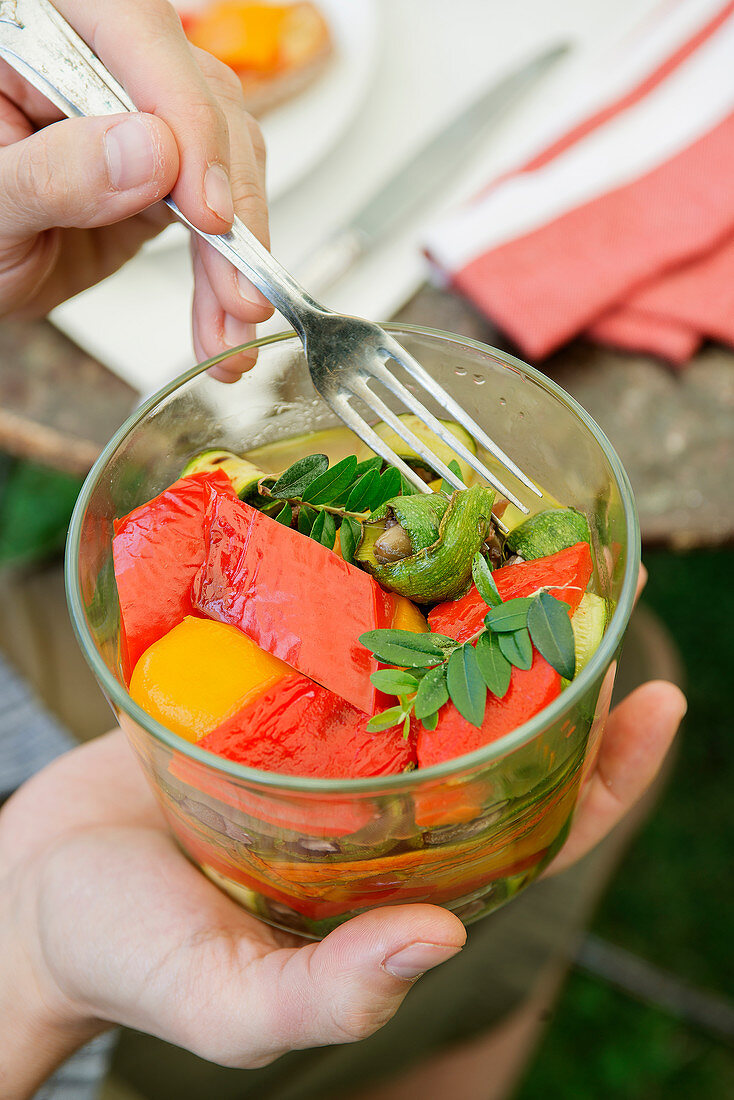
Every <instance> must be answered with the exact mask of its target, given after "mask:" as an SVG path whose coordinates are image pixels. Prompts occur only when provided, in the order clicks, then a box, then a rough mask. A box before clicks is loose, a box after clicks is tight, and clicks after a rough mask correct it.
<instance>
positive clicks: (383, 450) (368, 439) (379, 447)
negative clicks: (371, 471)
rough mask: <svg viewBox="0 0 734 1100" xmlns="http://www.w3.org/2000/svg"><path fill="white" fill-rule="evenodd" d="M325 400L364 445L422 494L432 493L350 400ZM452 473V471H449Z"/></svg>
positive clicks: (332, 396)
mask: <svg viewBox="0 0 734 1100" xmlns="http://www.w3.org/2000/svg"><path fill="white" fill-rule="evenodd" d="M324 398H325V400H326V402H327V404H329V405H330V406H331V408H332V409H333V410H334V412H335V413H336V415H337V416H338V417H339V418H340V419H341V420H343V421H344V423H345V424H346V425H347V426H348V427H350V428H351V429H352V431H353V432H354V434H355V435H357V436H359V438H360V439H361V440H362V442H363V443H366V444H367V446H368V447H370V448H371V450H373V451H374V452H375V454H378V455H380V457H381V458H384V459H385V462H388V463H389V464H390V465H391V466H396V467H397V468H398V470H400V473H401V474H402V475H403V477H404V478H405V479H406V480H407V481H409V482H410V483H411V485H414V486H415V488H416V489H418V490H420V492H421V493H430V492H432V490H431V489H429V487H428V486H427V485H426V483H425V481H424V480H423V478H422V477H419V475H418V474H417V473H416V472H415V470H411V468H410V466H408V464H407V463H406V462H403V460H402V458H398V456H397V455H396V454H395V452H394V451H392V450H391V449H390V448H389V447H388V446H387V444H386V443H385V440H384V439H381V438H380V436H379V435H378V434H377V432H376V431H374V430H373V429H372V428H371V427H370V426H369V424H368V423H367V421H366V420H363V418H362V417H361V416H360V415H359V413H358V412H356V411H355V410H354V409H353V408H352V406H351V405H350V404H349V401H348V399H347V398H346V397H345V396H344V395H343V394H341V393H340V394H330V395H326V394H324ZM449 472H450V471H449Z"/></svg>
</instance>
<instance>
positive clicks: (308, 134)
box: [261, 0, 379, 202]
mask: <svg viewBox="0 0 734 1100" xmlns="http://www.w3.org/2000/svg"><path fill="white" fill-rule="evenodd" d="M319 7H320V8H321V10H322V11H323V13H324V15H325V16H326V18H327V20H328V22H329V26H330V28H331V33H332V35H333V38H334V55H333V56H332V58H331V59H330V61H329V65H328V67H327V68H326V69H324V72H323V73H322V74H321V75H320V76H319V77H318V79H317V80H315V81H314V83H313V84H312V85H311V86H310V87H308V88H306V89H305V91H303V92H301V94H300V95H297V96H295V97H294V98H293V99H292V100H289V101H288V102H286V103H284V104H283V105H282V106H281V107H276V108H275V110H273V111H269V112H268V113H267V114H266V115H265V116H264V117H263V119H262V122H261V125H262V130H263V135H264V137H265V143H266V145H267V150H268V199H269V201H270V202H273V201H274V200H275V199H277V198H279V196H280V195H282V194H284V192H286V191H287V190H289V188H291V187H293V185H294V184H295V183H297V182H298V180H299V179H301V177H302V176H304V175H305V174H306V173H307V172H309V171H310V170H311V169H312V168H314V167H315V166H316V165H317V164H318V163H319V162H320V161H321V160H322V159H323V158H324V157H325V156H326V154H327V153H328V152H329V150H330V149H331V148H332V147H333V146H334V145H336V143H337V141H338V140H339V138H340V137H341V135H342V134H343V133H344V131H345V130H346V128H347V126H348V124H349V122H350V121H351V119H352V117H353V116H354V115H355V114H356V112H357V111H358V110H359V108H360V106H361V105H362V103H363V101H364V99H365V97H366V95H367V91H368V89H369V86H370V81H371V79H372V74H373V72H374V69H375V64H376V59H377V45H378V37H379V36H378V15H377V7H376V4H375V0H319Z"/></svg>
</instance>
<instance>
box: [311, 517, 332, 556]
mask: <svg viewBox="0 0 734 1100" xmlns="http://www.w3.org/2000/svg"><path fill="white" fill-rule="evenodd" d="M311 538H312V539H314V541H315V542H320V543H321V545H322V546H325V547H326V548H327V549H328V550H333V549H334V540H335V539H336V521H335V519H334V517H333V516H332V514H331V512H319V513H318V515H317V516H316V519H315V520H314V521H313V526H312V528H311Z"/></svg>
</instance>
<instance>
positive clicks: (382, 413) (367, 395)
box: [352, 381, 528, 513]
mask: <svg viewBox="0 0 734 1100" xmlns="http://www.w3.org/2000/svg"><path fill="white" fill-rule="evenodd" d="M352 392H353V393H354V395H355V397H359V399H360V400H361V401H364V403H365V405H367V406H368V407H369V408H370V409H371V410H372V412H374V413H375V415H376V416H379V418H380V419H381V420H384V421H385V423H386V424H389V426H390V427H391V428H392V429H393V430H394V431H395V432H396V433H397V434H398V435H399V436H400V438H401V439H402V440H403V441H404V442H405V443H407V445H408V446H409V447H412V449H413V450H414V451H415V452H416V454H417V455H418V456H419V458H422V459H423V461H424V462H427V463H428V465H429V466H432V467H433V469H434V470H435V471H436V473H438V474H440V475H441V477H443V478H444V479H445V480H446V481H448V483H449V484H450V485H453V487H454V489H465V488H466V485H465V484H464V482H463V481H462V480H461V478H459V477H457V476H456V474H454V473H453V471H452V470H450V469H449V467H448V466H447V465H446V464H445V463H444V462H442V461H441V459H440V458H438V457H437V455H435V454H434V453H433V451H432V450H431V449H430V447H429V446H428V445H427V444H426V442H425V441H424V440H422V439H421V438H420V437H419V436H417V435H416V434H415V433H414V432H412V431H411V430H410V428H408V427H406V425H405V424H404V423H403V421H402V420H401V419H400V418H399V416H397V415H396V413H394V412H393V411H392V409H390V408H389V407H388V406H387V405H386V404H385V403H384V401H382V400H381V399H380V398H379V397H378V396H377V395H376V394H375V393H374V392H373V391H372V390H371V389H370V387H369V386H368V385H367V383H366V382H364V381H363V382H362V384H361V385H359V386H355V387H354V389H353V390H352ZM447 435H448V436H449V439H450V440H453V439H454V438H455V437H454V436H453V435H451V433H450V432H449V433H447ZM493 484H494V486H495V488H496V489H499V491H500V492H501V493H502V494H503V495H506V496H507V499H508V500H509V501H511V502H512V503H513V504H514V505H515V506H516V507H517V508H520V509H521V510H522V511H523V512H525V513H527V511H528V509H527V508H526V506H525V505H524V504H523V503H522V502H521V501H519V500H518V499H517V498H516V497H515V496H514V495H513V494H512V493H511V492H509V490H507V489H506V488H505V487H504V486H503V485H502V483H501V482H499V481H498V479H497V478H493Z"/></svg>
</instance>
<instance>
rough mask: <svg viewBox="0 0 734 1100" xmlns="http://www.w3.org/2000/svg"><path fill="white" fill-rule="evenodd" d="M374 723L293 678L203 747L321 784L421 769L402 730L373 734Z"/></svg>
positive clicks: (330, 694)
mask: <svg viewBox="0 0 734 1100" xmlns="http://www.w3.org/2000/svg"><path fill="white" fill-rule="evenodd" d="M368 721H369V717H368V716H367V715H366V714H364V713H363V712H362V711H360V710H358V709H357V708H356V707H353V706H352V705H351V703H348V702H347V701H346V700H345V699H342V698H340V697H339V696H338V695H335V694H334V692H333V691H328V690H327V689H326V688H324V687H321V686H320V685H319V684H316V683H314V682H313V680H309V679H308V678H307V677H306V676H298V675H294V676H287V677H285V679H283V680H279V681H278V683H277V684H274V685H273V687H271V688H269V689H268V690H267V691H265V692H263V694H262V695H260V696H258V698H257V699H253V700H252V702H251V703H248V704H247V706H245V707H243V708H242V710H240V711H238V713H237V714H235V715H233V716H232V717H231V718H228V719H227V721H226V722H223V723H222V725H221V726H217V728H216V729H215V730H212V732H211V733H208V734H207V735H206V736H205V737H204V738H202V740H201V741H199V745H200V746H201V748H203V749H208V750H209V751H210V752H215V753H217V754H218V755H219V756H225V757H226V758H227V759H228V760H234V761H236V762H237V763H238V764H246V765H247V766H248V767H251V768H260V769H261V770H262V771H268V772H281V773H284V774H286V775H303V776H310V777H312V778H319V779H327V778H328V779H345V778H351V779H358V778H363V777H365V776H370V775H394V774H395V773H396V772H401V771H403V770H404V769H405V768H406V767H407V766H408V764H414V763H415V751H414V747H413V743H412V741H411V740H410V739H408V740H406V739H405V738H404V737H403V732H402V726H395V727H394V728H392V729H388V730H384V731H382V732H380V733H369V732H368V731H367V723H368Z"/></svg>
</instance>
